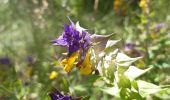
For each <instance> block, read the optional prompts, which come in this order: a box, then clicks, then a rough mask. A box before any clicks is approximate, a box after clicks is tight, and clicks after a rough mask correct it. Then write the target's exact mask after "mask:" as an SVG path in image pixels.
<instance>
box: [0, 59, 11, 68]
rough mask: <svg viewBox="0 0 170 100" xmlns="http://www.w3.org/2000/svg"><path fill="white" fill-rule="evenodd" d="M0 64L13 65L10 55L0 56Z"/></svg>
mask: <svg viewBox="0 0 170 100" xmlns="http://www.w3.org/2000/svg"><path fill="white" fill-rule="evenodd" d="M0 64H2V65H7V66H11V60H10V59H9V58H8V57H0Z"/></svg>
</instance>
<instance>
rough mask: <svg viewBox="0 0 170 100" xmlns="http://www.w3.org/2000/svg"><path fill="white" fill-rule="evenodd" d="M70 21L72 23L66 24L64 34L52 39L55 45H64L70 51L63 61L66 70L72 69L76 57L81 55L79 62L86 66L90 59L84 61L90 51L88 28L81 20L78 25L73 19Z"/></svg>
mask: <svg viewBox="0 0 170 100" xmlns="http://www.w3.org/2000/svg"><path fill="white" fill-rule="evenodd" d="M70 22H71V24H70V25H67V24H66V25H65V26H64V31H63V34H62V35H61V36H60V37H59V38H58V39H55V40H53V41H52V42H53V45H57V46H63V47H65V48H66V49H67V51H68V55H67V58H66V59H63V60H62V61H61V64H62V65H64V70H65V71H66V72H70V71H71V69H72V66H73V64H74V62H75V61H76V58H78V57H79V56H80V61H79V62H78V63H79V65H81V67H83V66H86V65H85V64H88V63H87V61H89V60H86V63H83V62H84V60H85V58H86V53H87V52H88V50H89V48H90V44H91V42H90V34H89V33H88V32H87V31H85V30H86V29H84V28H82V27H80V25H79V22H77V23H76V25H75V24H74V23H73V22H72V21H71V20H70ZM83 68H87V67H83ZM88 68H91V67H88ZM86 70H87V69H86ZM89 70H91V69H89ZM89 72H91V71H89Z"/></svg>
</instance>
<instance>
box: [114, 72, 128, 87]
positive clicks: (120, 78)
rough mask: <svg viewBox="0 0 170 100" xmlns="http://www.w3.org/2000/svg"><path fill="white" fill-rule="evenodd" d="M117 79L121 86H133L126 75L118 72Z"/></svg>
mask: <svg viewBox="0 0 170 100" xmlns="http://www.w3.org/2000/svg"><path fill="white" fill-rule="evenodd" d="M116 80H117V84H118V86H119V88H131V82H130V80H129V79H128V77H126V76H125V75H123V74H118V79H116Z"/></svg>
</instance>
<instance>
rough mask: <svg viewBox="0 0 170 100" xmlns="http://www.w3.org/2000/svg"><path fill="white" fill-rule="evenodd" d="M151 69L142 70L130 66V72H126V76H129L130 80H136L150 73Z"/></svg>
mask: <svg viewBox="0 0 170 100" xmlns="http://www.w3.org/2000/svg"><path fill="white" fill-rule="evenodd" d="M151 69H152V67H150V68H147V69H144V70H142V69H139V68H137V67H135V66H130V67H129V68H128V70H127V71H126V72H125V75H126V76H128V78H129V79H131V80H134V79H135V78H137V77H139V76H141V75H143V74H144V73H146V72H148V71H149V70H151Z"/></svg>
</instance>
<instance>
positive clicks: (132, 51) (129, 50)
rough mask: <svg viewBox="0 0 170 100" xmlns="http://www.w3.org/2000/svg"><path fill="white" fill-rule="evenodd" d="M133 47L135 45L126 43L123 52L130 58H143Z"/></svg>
mask: <svg viewBox="0 0 170 100" xmlns="http://www.w3.org/2000/svg"><path fill="white" fill-rule="evenodd" d="M135 47H136V45H135V44H133V43H127V44H125V46H124V50H125V52H127V53H128V54H130V55H131V56H134V57H140V56H143V54H142V52H141V51H139V50H137V49H136V48H135Z"/></svg>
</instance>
